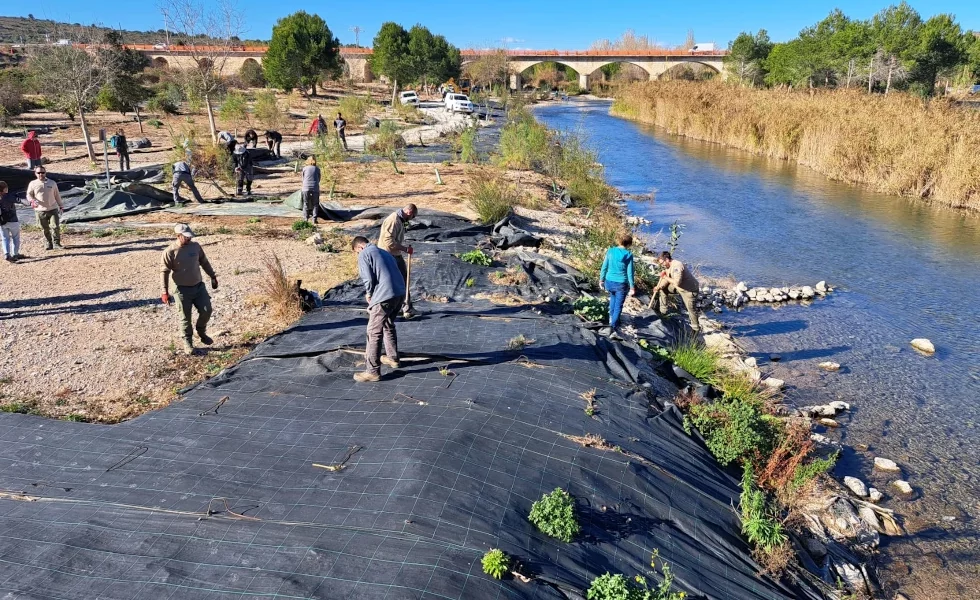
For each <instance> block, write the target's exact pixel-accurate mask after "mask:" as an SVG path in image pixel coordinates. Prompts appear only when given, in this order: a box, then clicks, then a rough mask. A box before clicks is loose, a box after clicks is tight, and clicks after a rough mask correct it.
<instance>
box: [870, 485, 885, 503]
mask: <svg viewBox="0 0 980 600" xmlns="http://www.w3.org/2000/svg"><path fill="white" fill-rule="evenodd" d="M884 498H885V495H884V494H882V493H881V491H880V490H879V489H878V488H868V500H871V501H872V502H874V503H875V504H878V503H879V502H881V501H882V500H883V499H884Z"/></svg>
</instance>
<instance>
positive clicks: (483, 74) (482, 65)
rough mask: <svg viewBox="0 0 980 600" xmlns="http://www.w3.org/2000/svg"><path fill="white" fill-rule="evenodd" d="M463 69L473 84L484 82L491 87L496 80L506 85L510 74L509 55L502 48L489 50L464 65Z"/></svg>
mask: <svg viewBox="0 0 980 600" xmlns="http://www.w3.org/2000/svg"><path fill="white" fill-rule="evenodd" d="M465 71H466V73H467V74H468V75H469V76H470V79H472V80H473V83H474V84H484V85H486V86H487V87H488V88H491V89H492V88H493V84H494V83H496V82H498V81H500V82H501V83H503V84H504V85H506V83H507V76H508V75H509V74H510V56H508V55H507V51H506V50H503V49H498V50H491V51H489V52H486V53H485V54H483V55H482V56H480V58H478V59H476V60H474V61H473V62H471V63H469V64H468V65H466V69H465Z"/></svg>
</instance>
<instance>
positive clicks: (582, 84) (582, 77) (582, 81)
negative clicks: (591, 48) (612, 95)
mask: <svg viewBox="0 0 980 600" xmlns="http://www.w3.org/2000/svg"><path fill="white" fill-rule="evenodd" d="M578 87H579V89H582V90H587V89H589V76H588V75H587V74H585V73H579V75H578Z"/></svg>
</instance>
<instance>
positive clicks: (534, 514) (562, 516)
mask: <svg viewBox="0 0 980 600" xmlns="http://www.w3.org/2000/svg"><path fill="white" fill-rule="evenodd" d="M528 520H529V521H531V523H533V524H534V526H536V527H537V528H538V529H539V530H540V531H541V532H542V533H545V534H547V535H550V536H551V537H553V538H555V539H558V540H561V541H563V542H571V541H572V540H573V539H574V538H575V536H576V535H578V533H579V531H580V530H581V527H580V526H579V524H578V520H577V519H576V518H575V500H574V499H573V498H572V496H571V495H570V494H569V493H568V492H566V491H565V490H563V489H561V488H555V491H553V492H551V493H549V494H545V495H543V496H542V497H541V499H540V500H538V501H536V502H535V503H534V504H532V505H531V512H530V514H528Z"/></svg>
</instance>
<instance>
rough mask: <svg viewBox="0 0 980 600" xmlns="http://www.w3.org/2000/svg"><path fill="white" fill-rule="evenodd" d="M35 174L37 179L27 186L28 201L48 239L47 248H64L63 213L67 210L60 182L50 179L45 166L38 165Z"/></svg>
mask: <svg viewBox="0 0 980 600" xmlns="http://www.w3.org/2000/svg"><path fill="white" fill-rule="evenodd" d="M34 174H35V175H36V176H37V179H35V180H34V181H32V182H31V183H30V184H28V186H27V201H28V202H30V203H31V207H33V208H34V214H35V215H37V222H38V224H39V225H40V226H41V230H42V231H44V239H45V240H47V241H48V245H47V247H46V248H45V249H46V250H54V249H55V248H57V249H58V250H64V246H62V245H61V213H63V212H64V211H65V205H64V204H63V203H62V202H61V192H59V191H58V184H57V183H55V182H53V181H51V180H50V179H48V175H47V171H46V170H45V168H44V167H36V168H35V169H34ZM52 221H54V228H52V227H51V222H52Z"/></svg>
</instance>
